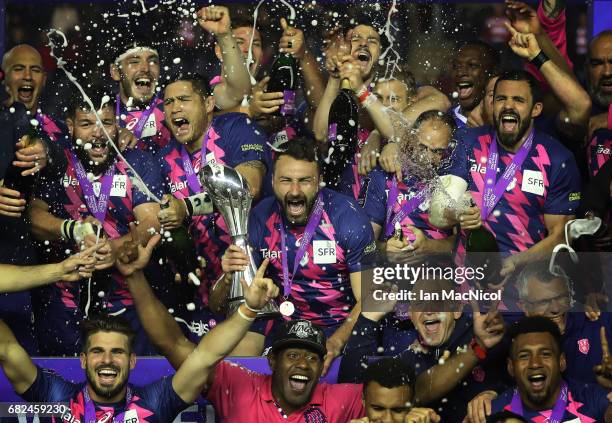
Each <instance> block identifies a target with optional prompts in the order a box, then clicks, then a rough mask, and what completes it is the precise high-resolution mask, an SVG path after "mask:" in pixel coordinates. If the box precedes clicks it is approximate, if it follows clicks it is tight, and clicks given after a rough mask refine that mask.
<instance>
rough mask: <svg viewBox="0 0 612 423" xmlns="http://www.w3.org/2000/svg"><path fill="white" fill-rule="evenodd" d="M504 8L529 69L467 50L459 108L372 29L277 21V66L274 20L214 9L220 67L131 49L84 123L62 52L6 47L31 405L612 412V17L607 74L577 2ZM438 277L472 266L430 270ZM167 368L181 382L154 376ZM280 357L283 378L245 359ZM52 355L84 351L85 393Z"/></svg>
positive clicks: (12, 312) (82, 94) (462, 416)
mask: <svg viewBox="0 0 612 423" xmlns="http://www.w3.org/2000/svg"><path fill="white" fill-rule="evenodd" d="M505 12H506V16H507V18H508V20H507V23H506V24H505V25H506V29H507V31H508V33H509V36H510V41H509V42H508V45H507V49H508V50H509V51H511V52H512V54H514V55H515V56H516V57H517V61H522V62H523V66H522V67H520V68H506V67H504V66H502V64H501V60H500V52H499V51H498V50H497V49H496V48H493V47H492V46H490V45H488V44H486V43H485V42H483V41H480V40H473V41H468V42H466V43H464V44H462V45H460V46H459V47H458V48H457V49H456V52H455V54H454V57H453V59H452V61H451V63H450V73H451V76H452V81H453V84H454V93H453V95H452V96H451V97H450V98H449V97H447V96H446V95H445V94H444V93H442V92H441V91H440V90H438V89H437V88H435V87H433V86H429V85H422V84H419V83H418V82H417V81H416V80H415V76H414V75H413V72H411V70H410V69H409V68H408V66H407V65H406V64H403V63H401V62H399V63H398V62H392V63H391V64H390V62H389V60H391V59H389V57H390V56H387V55H386V51H388V50H387V49H388V47H389V42H390V41H391V40H389V39H388V38H387V35H385V33H384V31H383V30H382V29H381V28H379V27H377V26H376V24H375V23H374V22H373V21H369V20H367V18H364V19H360V20H356V19H352V20H351V21H350V22H342V24H341V25H339V26H336V27H334V28H333V29H331V30H330V31H328V32H327V34H326V37H325V39H324V40H309V39H307V37H306V35H305V33H304V31H303V30H302V29H300V28H299V26H298V25H296V23H295V21H294V19H293V17H291V16H287V17H280V16H279V17H278V20H279V25H280V28H281V29H282V35H281V38H280V39H279V41H278V52H277V55H276V60H275V62H274V63H273V65H272V67H271V69H267V70H263V69H260V68H261V62H262V54H263V46H262V37H261V34H260V33H259V31H258V29H257V27H253V22H247V21H242V20H241V19H239V18H236V19H232V18H233V17H232V10H231V9H229V8H227V7H224V6H207V7H203V8H201V9H200V10H198V11H196V12H195V15H194V17H195V18H196V21H197V24H198V25H200V27H201V28H202V29H203V30H204V31H206V33H207V34H208V35H209V36H212V37H214V39H215V47H214V51H215V54H216V57H217V59H218V60H219V62H220V65H221V66H220V69H221V71H220V74H219V75H204V74H201V73H181V74H178V75H168V76H167V78H166V79H163V78H161V77H160V75H161V74H163V70H164V69H167V67H166V66H165V62H166V61H167V60H168V58H164V57H160V55H159V52H158V48H157V45H156V40H155V39H153V38H148V37H146V36H143V35H141V34H139V33H134V34H132V35H133V36H129V37H128V36H127V35H126V36H124V37H113V40H112V44H115V45H114V46H113V48H112V49H110V50H111V51H112V55H113V57H112V58H110V60H108V61H107V62H106V64H105V65H104V66H108V76H110V78H112V83H113V89H111V90H109V89H108V88H107V87H103V86H100V87H98V86H95V85H94V86H92V85H89V84H85V83H82V85H81V84H79V83H78V77H77V78H74V77H72V78H69V79H70V80H71V84H70V92H69V95H68V98H66V99H65V100H66V101H65V102H66V105H67V106H66V107H65V108H64V109H63V110H41V104H40V102H39V99H40V98H41V94H42V92H43V90H45V88H46V72H45V69H44V66H43V59H42V57H41V54H40V53H39V51H37V50H36V49H35V48H33V47H32V46H29V45H26V44H20V45H17V46H14V47H13V48H11V49H10V50H9V51H7V52H6V53H5V54H4V57H3V59H2V71H3V73H4V80H3V84H4V87H5V89H6V92H7V95H8V99H7V101H6V102H5V104H4V105H3V106H2V107H1V108H0V121H1V123H0V131H1V133H2V136H1V137H0V139H1V142H0V261H2V264H0V272H1V275H2V277H0V365H1V367H2V369H3V371H4V375H5V376H6V379H8V381H9V382H10V383H11V385H12V387H13V389H14V390H15V392H16V393H17V394H18V395H19V396H20V397H21V398H23V399H24V400H25V401H28V402H38V403H67V404H68V405H69V412H67V414H65V415H62V416H58V417H54V418H53V419H55V420H53V421H65V422H74V421H81V422H87V423H89V422H96V421H98V422H106V421H111V419H112V421H113V422H120V421H125V422H138V421H139V422H151V423H152V422H168V423H169V422H172V421H173V420H174V419H175V417H176V416H177V415H178V414H179V413H180V412H181V411H182V410H184V409H186V408H187V407H189V406H190V404H192V403H193V402H194V401H195V400H196V399H198V398H204V399H206V400H207V401H208V402H209V403H210V404H212V406H213V407H214V410H215V413H216V415H217V417H218V418H219V419H220V421H223V422H242V421H256V422H274V421H294V422H307V423H309V422H328V423H336V422H337V423H344V422H346V423H348V422H371V423H373V422H403V423H429V422H449V423H454V422H458V423H461V422H465V423H470V422H471V423H487V422H545V421H548V422H583V423H590V422H612V392H610V389H612V358H611V356H610V351H609V346H608V343H609V342H610V340H611V339H612V338H611V336H612V318H611V317H610V314H609V313H608V312H607V310H606V307H607V302H608V297H607V289H606V288H607V283H606V282H607V275H608V274H609V272H608V269H609V268H610V266H609V264H608V257H607V252H609V251H611V250H612V226H608V224H609V223H610V215H609V205H610V204H612V203H611V199H612V171H611V166H612V165H611V164H610V163H609V159H610V157H612V29H609V30H604V31H603V32H601V33H599V34H594V37H593V38H592V40H591V41H590V43H589V45H588V52H587V59H586V65H585V66H586V69H585V74H586V76H587V81H586V83H585V84H581V82H579V81H578V78H577V77H576V76H575V74H574V70H573V64H572V62H571V61H570V59H569V57H568V55H567V42H566V29H565V10H564V1H562V0H542V1H541V2H540V4H539V5H537V8H534V7H532V6H530V5H527V4H525V3H522V2H519V1H516V0H506V1H505ZM152 34H154V32H152ZM381 34H382V35H381ZM52 36H53V34H49V37H52ZM109 43H110V41H109ZM314 44H320V45H319V46H318V50H317V49H314V48H313V47H312V46H313V45H314ZM319 51H320V52H322V54H320V53H319ZM383 59H384V60H383ZM60 62H61V60H60ZM102 62H103V61H102ZM60 64H61V63H60ZM261 75H265V76H263V77H261V78H260V79H259V80H256V79H255V77H259V76H261ZM82 82H83V81H82ZM83 87H84V88H83ZM220 181H223V183H224V184H225V185H221V182H220ZM215 184H217V185H215ZM224 195H225V196H226V198H222V197H223V196H224ZM236 196H237V197H240V198H239V200H240V201H242V202H241V203H239V204H240V205H239V206H236V205H235V204H233V205H230V206H228V205H227V203H226V202H224V201H225V200H227V198H230V197H231V198H233V200H234V201H237V200H236ZM231 198H230V199H231ZM247 200H248V201H247ZM228 201H229V200H228ZM250 205H252V206H250ZM247 221H248V222H247ZM440 267H444V268H445V269H451V270H454V272H452V274H453V275H455V277H454V278H450V279H449V278H447V277H443V276H442V273H435V272H434V273H433V275H434V276H433V277H431V275H430V274H429V273H428V272H425V271H424V270H423V269H426V268H432V269H433V268H436V269H439V268H440ZM381 268H384V269H383V270H384V272H382V274H384V275H388V274H390V273H388V272H387V270H391V269H394V268H397V269H400V268H404V269H406V268H412V269H420V270H423V272H422V273H418V272H413V273H412V274H418V275H420V276H419V277H415V278H414V280H412V281H410V283H407V284H405V283H402V281H401V280H399V279H401V278H400V277H399V276H398V274H397V273H393V275H395V276H393V277H387V276H385V281H384V282H383V283H379V282H380V281H377V280H376V279H375V278H374V277H373V274H375V271H376V270H381ZM467 268H476V269H477V270H478V272H480V273H478V272H477V274H479V275H480V276H481V277H479V278H476V279H474V278H472V279H470V278H467V280H466V278H463V277H462V278H461V280H460V279H459V277H458V276H459V275H460V274H461V275H464V276H466V275H467V274H468V272H467V270H466V269H467ZM458 270H462V272H461V273H459V272H458ZM472 270H473V269H472ZM406 287H407V288H408V289H407V291H409V294H410V296H409V298H410V299H409V300H405V301H404V300H403V299H404V298H405V297H401V296H400V295H399V294H400V293H403V292H404V291H405V289H404V288H406ZM449 293H451V294H452V295H449ZM472 294H474V295H477V296H478V295H479V296H480V297H478V298H480V301H477V300H475V299H474V298H473V297H472V296H471V295H472ZM485 294H486V295H485ZM496 294H498V297H496ZM406 295H408V294H406ZM487 295H488V296H487ZM381 296H382V298H383V299H382V300H381V299H380V298H381ZM483 298H486V299H483ZM151 355H161V356H164V357H165V358H166V359H167V360H168V362H169V363H170V364H171V366H172V367H173V368H174V369H175V370H176V373H174V374H173V375H172V376H168V377H164V378H161V379H159V380H158V381H156V382H153V383H151V384H149V385H146V386H134V385H132V384H131V383H128V377H129V375H130V371H131V370H132V369H134V367H135V366H136V365H137V363H136V361H137V360H136V357H137V356H151ZM262 355H263V356H266V357H267V360H268V363H269V367H270V369H271V375H264V374H259V373H256V372H253V371H251V370H247V369H245V368H243V367H241V366H240V365H237V364H233V363H231V362H229V361H224V358H226V357H229V356H262ZM32 356H65V357H76V356H78V357H79V358H80V363H81V367H82V369H83V370H84V373H85V380H84V381H83V382H81V383H73V382H70V381H68V380H66V379H64V378H62V377H61V376H59V375H58V374H56V373H54V372H52V371H50V370H48V369H44V368H41V367H38V366H37V365H36V364H35V363H34V362H33V361H32V359H31V358H30V357H32ZM335 360H337V361H340V365H339V370H338V383H333V384H328V383H323V382H320V381H319V379H320V378H321V376H324V375H326V374H328V372H329V371H330V369H331V368H332V364H333V363H334V361H335ZM1 400H2V398H0V402H1ZM44 419H45V418H43V417H41V421H43V420H44ZM0 420H2V417H1V416H0ZM7 421H8V420H7ZM49 421H52V420H51V418H49Z"/></svg>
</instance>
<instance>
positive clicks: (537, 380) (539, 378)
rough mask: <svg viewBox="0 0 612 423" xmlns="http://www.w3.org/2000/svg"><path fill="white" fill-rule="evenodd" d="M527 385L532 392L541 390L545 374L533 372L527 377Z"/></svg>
mask: <svg viewBox="0 0 612 423" xmlns="http://www.w3.org/2000/svg"><path fill="white" fill-rule="evenodd" d="M527 380H528V381H529V385H530V386H531V389H532V391H533V392H539V391H542V390H543V389H544V387H545V383H546V375H545V374H542V373H534V374H532V375H530V376H528V377H527Z"/></svg>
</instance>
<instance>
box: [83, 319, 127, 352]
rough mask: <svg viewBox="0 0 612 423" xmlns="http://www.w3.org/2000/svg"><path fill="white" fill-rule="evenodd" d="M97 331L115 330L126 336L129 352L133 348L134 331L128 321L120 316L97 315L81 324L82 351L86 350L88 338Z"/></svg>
mask: <svg viewBox="0 0 612 423" xmlns="http://www.w3.org/2000/svg"><path fill="white" fill-rule="evenodd" d="M98 332H117V333H120V334H123V335H125V336H127V338H128V348H129V352H130V353H131V352H132V351H133V350H134V338H135V336H136V333H135V332H134V330H133V329H132V327H131V326H130V324H129V322H128V321H127V320H125V319H124V318H123V317H120V316H110V315H98V316H93V317H90V318H89V319H86V320H85V321H83V323H82V325H81V343H82V347H81V348H82V351H83V352H84V353H86V352H87V346H88V342H89V338H90V337H91V336H92V335H95V334H96V333H98Z"/></svg>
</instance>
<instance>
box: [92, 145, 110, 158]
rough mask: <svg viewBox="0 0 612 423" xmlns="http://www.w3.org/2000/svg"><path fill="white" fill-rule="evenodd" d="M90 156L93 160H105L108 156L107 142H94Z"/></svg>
mask: <svg viewBox="0 0 612 423" xmlns="http://www.w3.org/2000/svg"><path fill="white" fill-rule="evenodd" d="M90 144H91V148H90V149H89V154H90V156H91V158H92V159H99V158H104V157H105V156H106V155H107V154H108V145H107V143H106V141H92V142H91V143H90Z"/></svg>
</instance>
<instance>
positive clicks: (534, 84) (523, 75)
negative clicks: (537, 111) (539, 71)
mask: <svg viewBox="0 0 612 423" xmlns="http://www.w3.org/2000/svg"><path fill="white" fill-rule="evenodd" d="M501 81H525V82H527V84H529V89H530V90H531V97H533V102H534V104H535V103H536V102H538V101H540V100H541V98H542V90H541V89H540V83H539V82H538V81H537V80H536V79H535V78H534V76H533V75H532V74H530V73H529V72H527V71H525V70H522V69H513V70H507V71H503V72H502V73H501V74H500V75H499V79H498V80H497V81H496V82H495V88H494V89H493V93H495V92H496V91H497V85H498V84H499V83H500V82H501Z"/></svg>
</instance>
